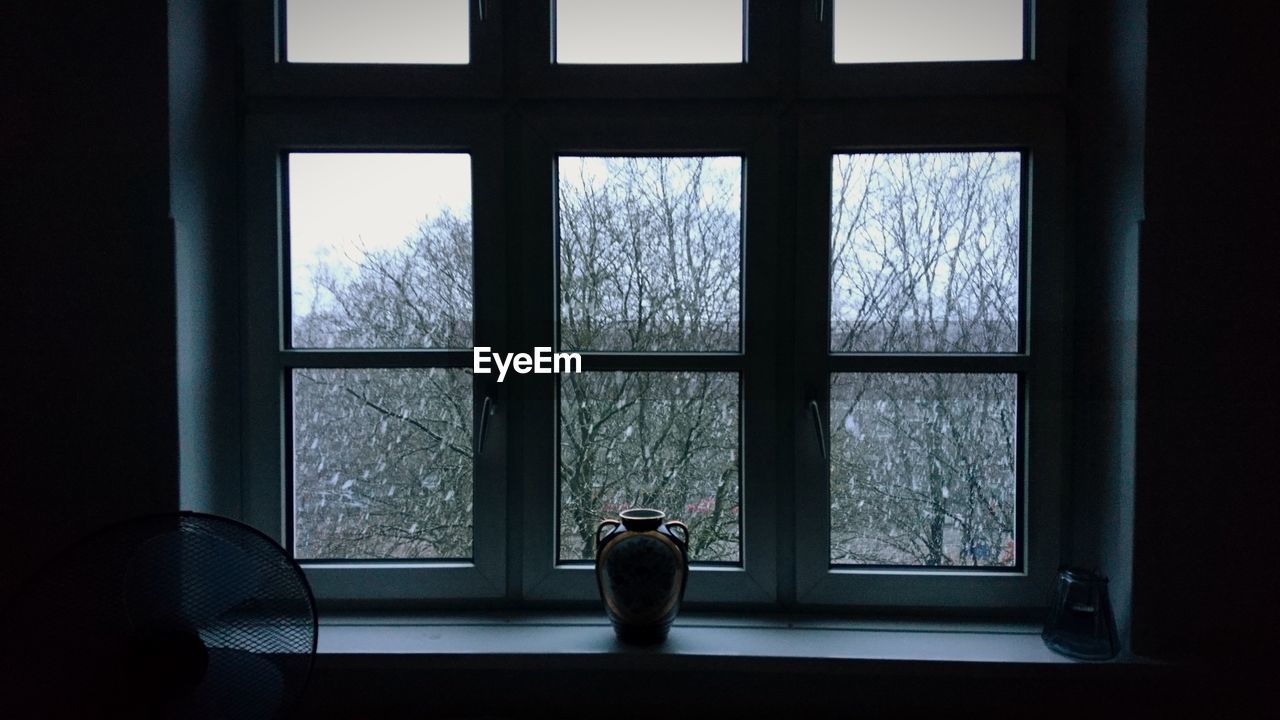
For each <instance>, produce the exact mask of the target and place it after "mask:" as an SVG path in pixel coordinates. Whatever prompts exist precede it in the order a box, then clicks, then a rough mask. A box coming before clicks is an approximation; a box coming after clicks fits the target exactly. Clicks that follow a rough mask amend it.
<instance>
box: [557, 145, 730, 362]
mask: <svg viewBox="0 0 1280 720" xmlns="http://www.w3.org/2000/svg"><path fill="white" fill-rule="evenodd" d="M741 197H742V160H741V158H736V157H694V158H688V157H684V158H675V157H612V158H600V157H562V158H560V218H559V221H560V345H561V347H562V348H564V349H570V350H604V351H657V352H662V351H668V352H670V351H692V352H697V351H717V350H719V351H735V350H737V349H738V347H739V340H738V338H739V334H738V325H739V318H740V316H741V311H740V309H739V291H738V282H739V276H740V266H741V257H742V239H741V235H742V229H741V228H742V210H741V207H742V201H741Z"/></svg>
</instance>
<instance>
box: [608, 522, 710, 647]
mask: <svg viewBox="0 0 1280 720" xmlns="http://www.w3.org/2000/svg"><path fill="white" fill-rule="evenodd" d="M619 515H620V518H621V519H620V520H605V521H604V522H602V523H600V525H599V526H598V527H597V528H596V584H597V586H598V587H599V589H600V599H601V600H603V601H604V607H605V612H606V613H607V614H608V616H609V621H610V622H611V623H613V630H614V632H615V633H616V634H617V636H618V639H619V640H621V641H623V642H625V643H632V644H639V645H651V644H654V643H660V642H662V641H663V640H665V639H666V637H667V633H668V631H669V630H670V629H671V623H672V622H674V621H675V619H676V614H677V613H679V611H680V603H681V602H682V601H683V600H684V588H685V585H686V583H687V582H688V580H689V528H688V527H687V526H685V524H684V523H682V522H679V521H676V520H670V521H668V520H666V515H665V513H663V512H662V511H660V510H651V509H647V508H636V509H632V510H623V511H622V512H621V513H620V514H619Z"/></svg>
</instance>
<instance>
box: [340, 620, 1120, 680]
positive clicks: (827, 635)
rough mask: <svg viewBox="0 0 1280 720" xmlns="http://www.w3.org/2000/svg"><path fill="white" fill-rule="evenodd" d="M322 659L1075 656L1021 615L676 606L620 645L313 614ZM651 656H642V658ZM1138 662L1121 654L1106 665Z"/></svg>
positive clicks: (577, 635)
mask: <svg viewBox="0 0 1280 720" xmlns="http://www.w3.org/2000/svg"><path fill="white" fill-rule="evenodd" d="M318 650H319V654H320V658H321V662H326V661H337V662H339V663H342V662H343V661H344V660H355V659H357V658H360V657H371V656H372V657H379V658H381V659H383V660H391V659H395V658H399V659H400V660H411V659H413V660H419V661H425V662H428V663H430V662H431V661H433V660H436V661H443V662H448V663H451V664H453V663H461V664H471V663H472V662H483V663H485V664H493V665H502V666H513V667H518V666H528V665H530V664H536V665H537V666H538V667H543V668H551V667H575V666H589V667H595V668H602V667H610V666H625V667H635V666H636V664H637V663H639V664H644V663H646V662H671V661H673V660H675V661H679V662H690V663H695V664H703V663H705V664H707V665H713V666H718V667H723V666H725V665H726V664H727V665H733V666H743V665H753V664H760V665H765V666H779V665H783V666H785V665H796V666H803V665H807V664H810V663H818V664H821V665H833V664H834V665H843V664H845V663H853V664H859V663H863V662H868V661H870V662H876V663H880V662H890V663H896V662H902V663H905V664H911V663H961V664H968V663H1002V664H1003V663H1008V664H1016V665H1058V664H1082V663H1081V661H1077V660H1073V659H1071V658H1067V657H1064V656H1062V655H1058V654H1057V653H1054V652H1053V651H1051V650H1049V649H1048V648H1047V647H1045V645H1044V642H1043V641H1042V640H1041V639H1040V627H1039V626H1037V625H1031V624H1027V623H1000V622H990V623H969V622H966V623H961V622H954V621H947V622H941V621H854V620H844V619H815V618H808V617H805V618H767V619H760V618H743V617H740V616H739V617H734V616H724V615H712V614H695V613H682V614H681V615H680V617H679V618H678V619H677V620H676V624H675V626H674V627H673V628H672V629H671V635H670V636H669V637H668V639H667V641H666V642H665V643H663V644H662V645H659V646H655V647H632V646H627V645H623V644H621V643H619V642H618V641H617V640H616V639H615V638H614V635H613V631H612V629H611V628H610V627H609V623H608V621H606V620H605V619H604V618H603V617H600V616H598V615H595V614H588V613H577V614H563V613H562V614H551V615H537V614H527V615H521V614H483V615H461V614H459V615H418V616H380V617H374V616H360V615H340V616H327V617H322V619H321V625H320V635H319V648H318ZM645 658H651V660H647V661H646V660H645ZM1134 661H1137V662H1142V661H1141V660H1137V659H1135V658H1124V657H1122V658H1121V659H1118V660H1114V661H1111V662H1110V663H1083V664H1091V665H1096V664H1129V663H1131V662H1134Z"/></svg>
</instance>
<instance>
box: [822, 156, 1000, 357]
mask: <svg viewBox="0 0 1280 720" xmlns="http://www.w3.org/2000/svg"><path fill="white" fill-rule="evenodd" d="M1020 166H1021V155H1020V154H1019V153H1016V152H999V153H993V152H970V153H924V154H907V153H898V154H874V155H870V154H869V155H836V156H834V157H833V158H832V163H831V350H832V351H834V352H1014V351H1016V350H1017V348H1018V286H1019V282H1018V262H1019V239H1020V234H1019V223H1020V220H1021V218H1020V214H1021V212H1020V207H1021V170H1020Z"/></svg>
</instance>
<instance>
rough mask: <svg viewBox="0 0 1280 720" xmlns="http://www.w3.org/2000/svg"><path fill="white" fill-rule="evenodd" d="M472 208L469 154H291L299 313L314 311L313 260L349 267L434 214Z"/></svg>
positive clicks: (292, 257)
mask: <svg viewBox="0 0 1280 720" xmlns="http://www.w3.org/2000/svg"><path fill="white" fill-rule="evenodd" d="M446 207H447V208H449V209H450V210H451V211H452V212H453V213H454V214H455V215H462V214H466V215H468V216H469V215H470V213H471V156H470V155H467V154H465V153H291V154H290V155H289V250H290V261H291V278H292V280H291V282H292V284H293V288H294V290H293V299H294V313H295V315H305V314H306V313H308V312H310V307H311V306H310V294H309V293H308V292H306V288H309V287H310V284H311V273H310V267H311V266H312V265H314V264H315V263H316V262H330V263H334V264H336V265H338V266H346V267H349V266H351V265H352V264H353V263H355V262H358V261H359V259H360V257H362V256H363V253H364V251H365V250H379V249H384V248H389V247H394V246H396V245H399V244H401V243H403V242H404V240H405V238H406V237H407V236H409V235H411V234H412V233H413V232H414V231H415V230H417V228H418V223H419V222H421V221H422V220H423V219H424V218H426V217H428V216H435V215H437V214H439V213H440V212H441V211H442V210H443V209H444V208H446Z"/></svg>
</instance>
